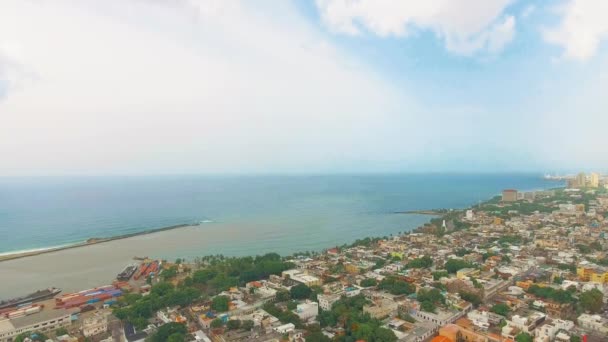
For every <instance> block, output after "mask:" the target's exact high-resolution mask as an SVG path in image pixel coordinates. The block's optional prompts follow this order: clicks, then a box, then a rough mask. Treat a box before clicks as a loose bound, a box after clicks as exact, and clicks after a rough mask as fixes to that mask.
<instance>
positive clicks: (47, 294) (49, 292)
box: [0, 287, 61, 309]
mask: <svg viewBox="0 0 608 342" xmlns="http://www.w3.org/2000/svg"><path fill="white" fill-rule="evenodd" d="M60 292H61V289H58V288H55V287H51V288H48V289H44V290H38V291H36V292H33V293H30V294H29V295H27V296H23V297H18V298H13V299H9V300H6V301H1V302H0V309H5V308H12V307H14V306H19V305H21V304H25V303H31V302H36V301H40V300H45V299H49V298H53V297H55V295H57V294H59V293H60Z"/></svg>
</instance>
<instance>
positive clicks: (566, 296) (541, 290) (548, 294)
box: [528, 285, 574, 303]
mask: <svg viewBox="0 0 608 342" xmlns="http://www.w3.org/2000/svg"><path fill="white" fill-rule="evenodd" d="M528 293H531V294H533V295H535V296H536V297H540V298H544V299H550V300H553V301H556V302H558V303H572V302H574V298H573V297H572V292H570V291H564V290H561V289H559V290H556V289H554V288H552V287H540V286H538V285H532V286H530V288H529V289H528Z"/></svg>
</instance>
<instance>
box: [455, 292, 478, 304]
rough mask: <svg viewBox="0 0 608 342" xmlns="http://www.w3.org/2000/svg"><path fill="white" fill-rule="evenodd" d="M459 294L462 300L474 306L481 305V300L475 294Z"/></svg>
mask: <svg viewBox="0 0 608 342" xmlns="http://www.w3.org/2000/svg"><path fill="white" fill-rule="evenodd" d="M458 294H460V298H462V299H464V300H466V301H467V302H470V303H471V304H473V305H474V306H477V305H479V304H481V298H480V297H479V296H478V295H476V294H474V293H471V292H465V291H461V292H459V293H458Z"/></svg>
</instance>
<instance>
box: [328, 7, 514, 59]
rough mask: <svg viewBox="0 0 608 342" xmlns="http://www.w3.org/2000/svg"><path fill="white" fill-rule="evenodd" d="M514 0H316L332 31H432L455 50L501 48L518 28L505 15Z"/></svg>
mask: <svg viewBox="0 0 608 342" xmlns="http://www.w3.org/2000/svg"><path fill="white" fill-rule="evenodd" d="M511 2H513V0H494V1H487V0H426V1H399V0H317V7H318V8H319V11H320V13H321V17H322V19H323V22H324V23H325V24H326V26H327V27H329V29H330V30H332V31H334V32H339V33H345V34H351V35H357V34H360V33H361V31H362V29H366V30H368V31H370V32H372V33H374V34H377V35H379V36H381V37H386V36H397V37H407V36H408V35H411V34H413V33H414V32H416V31H417V30H430V31H432V32H434V33H435V34H436V35H437V36H438V37H439V38H441V39H443V40H444V41H445V45H446V49H448V50H449V51H451V52H454V53H457V54H462V55H471V54H474V53H476V52H479V51H489V52H499V51H500V50H502V49H503V47H504V46H505V45H506V44H508V43H509V42H510V41H511V40H512V39H513V35H514V33H515V18H514V17H513V16H509V15H504V14H503V12H504V11H505V8H506V7H507V6H508V5H509V4H510V3H511Z"/></svg>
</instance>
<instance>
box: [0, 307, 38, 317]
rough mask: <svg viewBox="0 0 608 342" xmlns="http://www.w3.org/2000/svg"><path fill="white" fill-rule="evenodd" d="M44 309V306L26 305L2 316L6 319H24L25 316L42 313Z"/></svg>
mask: <svg viewBox="0 0 608 342" xmlns="http://www.w3.org/2000/svg"><path fill="white" fill-rule="evenodd" d="M43 307H44V306H43V305H38V304H25V305H22V306H18V307H17V308H16V309H14V310H10V311H7V312H4V313H2V316H3V317H6V318H17V317H23V316H27V315H31V314H35V313H38V312H40V311H42V308H43Z"/></svg>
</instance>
